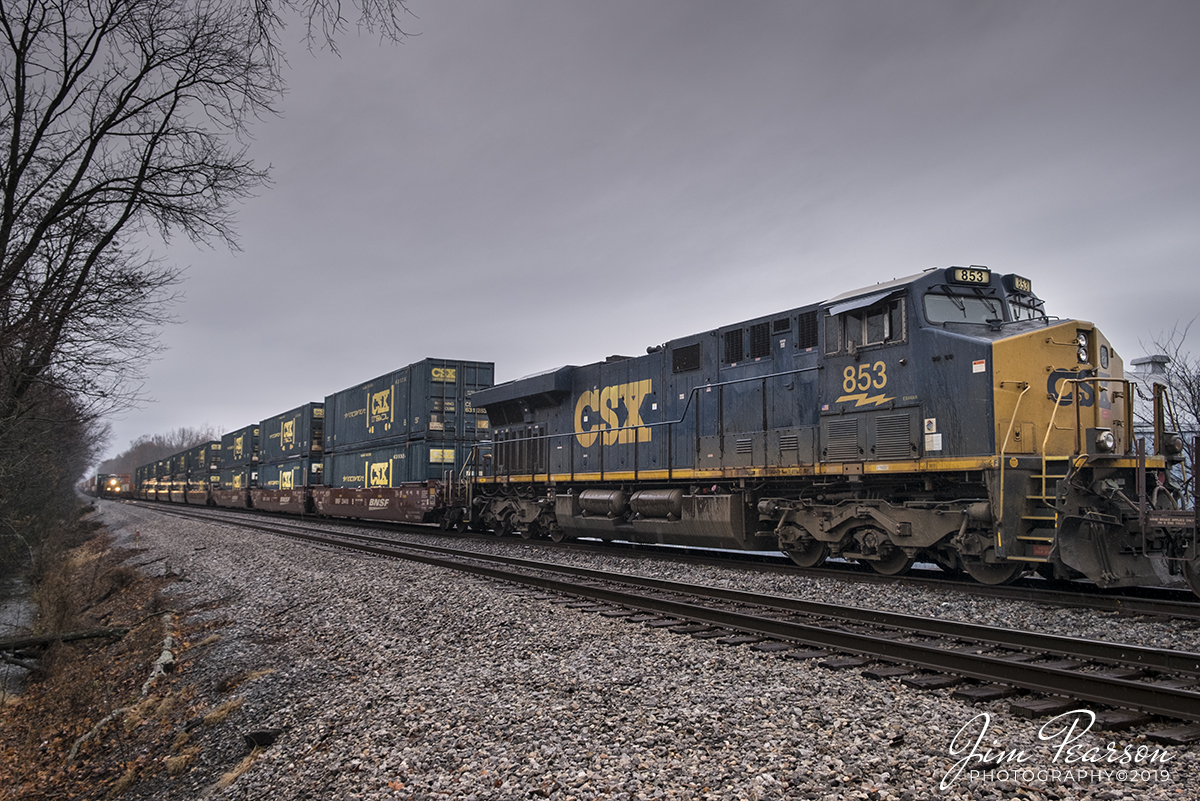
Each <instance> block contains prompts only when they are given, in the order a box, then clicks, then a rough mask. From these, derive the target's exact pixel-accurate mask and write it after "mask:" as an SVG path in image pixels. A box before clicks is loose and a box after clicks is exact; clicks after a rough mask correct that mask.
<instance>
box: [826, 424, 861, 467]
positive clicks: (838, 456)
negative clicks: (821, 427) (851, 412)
mask: <svg viewBox="0 0 1200 801" xmlns="http://www.w3.org/2000/svg"><path fill="white" fill-rule="evenodd" d="M825 434H826V438H827V441H826V443H825V458H826V459H828V460H829V461H831V462H853V461H857V460H858V459H859V458H861V456H862V452H861V451H860V450H859V447H858V418H857V417H853V418H851V419H849V420H830V421H829V422H828V423H827V424H826V426H825Z"/></svg>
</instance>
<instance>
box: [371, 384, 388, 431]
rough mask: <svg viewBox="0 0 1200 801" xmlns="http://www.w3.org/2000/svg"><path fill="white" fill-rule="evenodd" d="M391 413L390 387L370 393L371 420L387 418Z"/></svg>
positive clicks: (377, 420) (374, 421) (375, 421)
mask: <svg viewBox="0 0 1200 801" xmlns="http://www.w3.org/2000/svg"><path fill="white" fill-rule="evenodd" d="M391 414H392V388H391V387H388V388H387V389H385V390H384V391H383V392H376V393H374V394H372V395H371V422H372V423H378V422H379V421H381V420H387V419H388V418H389V417H390V416H391Z"/></svg>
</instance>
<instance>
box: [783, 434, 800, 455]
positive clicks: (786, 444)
mask: <svg viewBox="0 0 1200 801" xmlns="http://www.w3.org/2000/svg"><path fill="white" fill-rule="evenodd" d="M779 450H781V451H798V450H800V435H799V434H783V435H781V436H780V437H779Z"/></svg>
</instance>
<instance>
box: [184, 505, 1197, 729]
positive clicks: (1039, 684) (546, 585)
mask: <svg viewBox="0 0 1200 801" xmlns="http://www.w3.org/2000/svg"><path fill="white" fill-rule="evenodd" d="M162 511H164V512H166V513H168V514H174V515H177V516H182V517H189V518H203V519H207V520H213V521H216V522H221V523H223V524H226V525H235V526H238V527H243V528H248V529H252V530H256V531H260V532H265V533H271V534H275V535H278V536H285V537H289V538H293V539H298V540H302V541H305V542H308V543H311V544H315V545H320V546H323V547H331V548H339V549H347V550H352V551H356V552H360V553H368V554H373V555H376V556H381V557H387V558H399V559H406V560H411V561H416V562H421V563H424V564H429V565H434V566H438V567H443V568H448V569H452V570H456V571H460V572H465V573H469V574H473V575H476V576H480V577H484V578H487V579H492V580H497V581H504V582H511V583H514V584H516V585H521V586H523V587H526V588H529V591H530V592H531V593H532V597H534V598H538V599H540V600H546V601H551V602H562V603H565V604H568V605H574V606H576V607H577V608H580V609H583V610H585V611H590V612H595V613H599V614H605V615H609V616H612V617H624V618H627V619H628V620H630V621H632V622H636V623H640V624H643V625H647V626H654V627H663V628H668V629H670V630H672V631H675V632H677V633H680V634H689V635H691V636H694V637H701V638H706V639H714V640H717V641H718V642H721V643H724V644H728V645H749V646H751V647H754V648H757V649H759V650H763V651H778V652H779V653H780V655H781V656H783V657H785V658H805V659H821V660H822V664H825V665H826V666H827V667H831V668H861V669H863V673H864V675H866V676H868V677H871V678H878V679H887V680H896V681H900V682H902V683H904V684H907V685H909V686H912V687H918V688H930V689H936V688H944V687H950V686H956V685H958V686H957V689H956V690H955V691H954V693H955V694H956V695H958V696H960V697H962V698H964V699H967V700H971V701H988V700H995V699H998V698H1004V697H1008V696H1012V695H1015V694H1017V693H1020V692H1022V691H1024V692H1032V693H1034V694H1036V695H1035V697H1033V698H1022V699H1019V700H1017V701H1015V702H1013V706H1012V708H1013V711H1014V712H1015V713H1017V714H1027V715H1029V716H1036V715H1038V714H1046V713H1051V712H1054V711H1055V710H1056V709H1060V708H1061V709H1062V711H1066V710H1070V709H1073V708H1077V707H1078V705H1079V704H1080V703H1088V704H1098V705H1101V706H1106V707H1111V709H1109V710H1107V711H1104V712H1101V713H1099V714H1098V720H1097V724H1096V725H1097V726H1098V727H1107V728H1110V729H1118V728H1128V727H1131V726H1144V725H1147V724H1150V723H1151V722H1152V718H1151V717H1150V716H1152V715H1154V716H1159V717H1163V718H1167V719H1170V720H1175V721H1189V722H1190V724H1189V725H1185V726H1176V727H1173V728H1168V729H1164V730H1161V731H1153V732H1148V733H1147V736H1148V737H1150V738H1152V739H1155V740H1157V741H1160V742H1166V743H1173V744H1182V743H1187V742H1192V741H1194V740H1196V739H1200V724H1197V723H1196V722H1197V721H1200V654H1196V653H1187V652H1179V651H1172V650H1165V649H1156V648H1145V647H1140V646H1134V645H1127V644H1116V643H1107V642H1100V641H1095V640H1084V639H1078V638H1072V637H1061V636H1054V635H1047V634H1039V633H1034V632H1028V631H1020V630H1014V629H997V628H993V627H989V626H980V625H975V624H970V623H964V622H961V621H948V620H943V619H938V618H925V617H918V616H914V615H905V614H897V613H892V612H883V611H878V610H871V609H859V608H853V607H842V606H834V605H830V604H823V603H818V602H813V601H804V600H800V599H795V598H786V597H778V596H764V595H761V594H757V593H748V592H743V591H739V590H732V589H726V588H720V587H708V586H700V585H694V584H684V583H680V582H675V581H668V580H663V579H656V578H649V577H644V576H633V575H625V574H612V573H605V572H601V571H597V570H593V569H590V568H582V567H572V566H565V565H559V564H552V563H546V562H538V561H533V560H528V559H521V558H517V557H510V556H496V555H490V554H482V553H478V552H464V551H459V550H455V549H452V548H447V547H443V546H439V545H428V544H423V543H410V542H403V543H401V542H396V541H394V540H389V539H386V538H383V537H375V536H370V535H360V534H351V533H348V532H337V533H331V532H328V531H319V530H315V529H314V528H313V527H311V526H308V525H305V524H303V523H297V522H290V521H288V522H285V521H278V520H271V521H262V520H261V519H257V520H255V521H254V522H251V521H249V520H246V519H245V518H244V517H243V516H238V515H220V514H211V513H209V514H206V513H204V512H200V511H199V510H184V509H170V510H167V509H164V510H162Z"/></svg>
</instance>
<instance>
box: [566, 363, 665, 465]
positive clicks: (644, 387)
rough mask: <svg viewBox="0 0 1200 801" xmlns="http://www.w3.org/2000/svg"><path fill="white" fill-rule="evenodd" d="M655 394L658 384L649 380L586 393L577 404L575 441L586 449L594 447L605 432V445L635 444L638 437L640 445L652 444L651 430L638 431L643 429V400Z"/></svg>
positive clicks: (590, 390) (591, 390)
mask: <svg viewBox="0 0 1200 801" xmlns="http://www.w3.org/2000/svg"><path fill="white" fill-rule="evenodd" d="M652 392H654V382H653V380H652V379H649V378H647V379H646V380H645V381H634V382H632V383H629V384H617V385H615V386H611V387H605V388H604V389H589V390H586V391H584V392H583V394H581V395H580V396H579V400H577V401H575V438H576V439H578V440H579V444H580V445H582V446H583V447H585V448H588V447H591V445H592V444H593V443H594V442H595V441H596V438H597V437H599V436H600V432H601V431H604V444H605V445H612V444H613V443H615V442H622V443H624V442H633V441H634V440H635V434H636V440H637V441H638V442H649V441H650V435H651V431H650V429H649V428H634V427H635V426H640V425H643V423H642V400H643V399H644V398H645V397H646V396H647V395H649V394H651V393H652ZM622 418H624V421H622ZM615 429H622V430H620V431H617V430H615Z"/></svg>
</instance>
